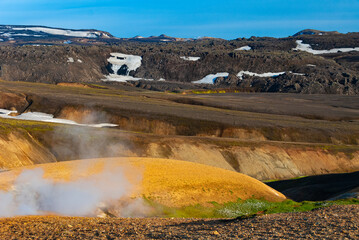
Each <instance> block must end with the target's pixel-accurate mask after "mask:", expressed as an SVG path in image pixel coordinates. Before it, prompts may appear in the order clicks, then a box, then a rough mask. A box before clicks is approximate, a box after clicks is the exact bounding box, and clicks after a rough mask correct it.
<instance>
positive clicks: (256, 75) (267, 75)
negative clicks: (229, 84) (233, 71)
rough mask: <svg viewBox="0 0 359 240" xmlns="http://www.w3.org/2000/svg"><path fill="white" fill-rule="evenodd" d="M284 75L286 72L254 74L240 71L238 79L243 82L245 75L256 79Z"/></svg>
mask: <svg viewBox="0 0 359 240" xmlns="http://www.w3.org/2000/svg"><path fill="white" fill-rule="evenodd" d="M284 73H285V72H275V73H274V72H267V73H254V72H249V71H240V72H239V73H238V74H237V77H238V78H239V79H241V80H242V79H243V76H244V75H249V76H254V77H277V76H280V75H283V74H284Z"/></svg>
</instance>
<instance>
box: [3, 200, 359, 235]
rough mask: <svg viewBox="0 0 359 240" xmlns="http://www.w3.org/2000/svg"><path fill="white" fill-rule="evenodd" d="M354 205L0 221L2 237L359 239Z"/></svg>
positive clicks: (28, 218) (19, 218)
mask: <svg viewBox="0 0 359 240" xmlns="http://www.w3.org/2000/svg"><path fill="white" fill-rule="evenodd" d="M358 214H359V207H358V206H333V207H329V208H324V209H318V210H315V211H312V212H304V213H283V214H272V215H262V216H256V217H253V218H247V219H159V218H144V219H141V218H138V219H133V218H132V219H128V218H127V219H117V218H106V219H103V218H76V217H58V216H44V217H41V216H39V217H31V216H30V217H17V218H3V219H0V238H3V239H79V238H81V239H139V238H141V239H164V238H165V239H281V238H285V239H313V238H314V239H359V234H358V233H359V222H358V221H359V219H358V217H357V216H358Z"/></svg>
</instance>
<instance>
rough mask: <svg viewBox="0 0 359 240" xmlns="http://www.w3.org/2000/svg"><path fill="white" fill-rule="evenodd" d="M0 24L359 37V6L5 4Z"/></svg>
mask: <svg viewBox="0 0 359 240" xmlns="http://www.w3.org/2000/svg"><path fill="white" fill-rule="evenodd" d="M0 24H12V25H30V24H31V25H45V26H52V27H63V28H74V29H79V28H81V29H84V28H87V29H88V28H94V29H100V30H105V31H109V32H110V33H112V34H113V35H115V36H117V37H133V36H136V35H141V36H150V35H159V34H162V33H164V34H167V35H170V36H176V37H203V36H212V37H221V38H226V39H234V38H237V37H250V36H274V37H286V36H289V35H292V34H294V33H295V32H297V31H299V30H302V29H305V28H314V29H320V30H338V31H340V32H354V31H359V0H301V1H293V0H281V1H280V0H254V1H251V0H247V1H242V0H221V1H219V0H181V1H177V0H153V1H151V0H136V1H134V0H133V1H131V0H127V1H123V0H117V1H115V0H101V1H95V0H88V1H83V0H77V1H76V0H62V1H59V0H48V1H44V0H32V1H29V0H0Z"/></svg>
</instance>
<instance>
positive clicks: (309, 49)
mask: <svg viewBox="0 0 359 240" xmlns="http://www.w3.org/2000/svg"><path fill="white" fill-rule="evenodd" d="M295 42H296V43H297V47H296V48H293V50H294V51H304V52H309V53H312V54H315V55H319V54H328V53H338V52H352V51H359V47H354V48H333V49H330V50H314V49H312V46H310V44H306V43H303V40H297V41H295Z"/></svg>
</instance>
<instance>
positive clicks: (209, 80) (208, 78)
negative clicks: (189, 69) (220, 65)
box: [192, 72, 229, 84]
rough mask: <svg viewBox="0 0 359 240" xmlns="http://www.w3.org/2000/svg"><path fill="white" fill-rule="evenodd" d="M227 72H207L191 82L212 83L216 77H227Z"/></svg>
mask: <svg viewBox="0 0 359 240" xmlns="http://www.w3.org/2000/svg"><path fill="white" fill-rule="evenodd" d="M228 75H229V73H227V72H222V73H216V74H209V75H207V76H205V77H204V78H202V79H201V80H198V81H193V82H192V83H199V84H214V81H215V80H216V78H218V77H228Z"/></svg>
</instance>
